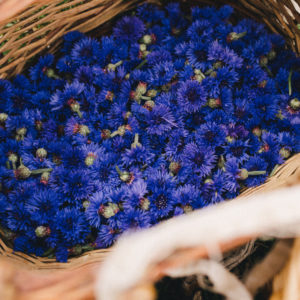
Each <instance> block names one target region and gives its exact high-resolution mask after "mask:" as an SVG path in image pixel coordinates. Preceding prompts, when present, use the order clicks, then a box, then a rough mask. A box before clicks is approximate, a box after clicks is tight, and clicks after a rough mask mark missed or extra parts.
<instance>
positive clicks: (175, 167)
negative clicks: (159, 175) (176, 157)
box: [169, 161, 181, 175]
mask: <svg viewBox="0 0 300 300" xmlns="http://www.w3.org/2000/svg"><path fill="white" fill-rule="evenodd" d="M180 168H181V165H180V163H178V162H175V161H172V162H171V163H170V165H169V170H170V172H171V173H172V174H174V175H177V174H178V172H179V170H180Z"/></svg>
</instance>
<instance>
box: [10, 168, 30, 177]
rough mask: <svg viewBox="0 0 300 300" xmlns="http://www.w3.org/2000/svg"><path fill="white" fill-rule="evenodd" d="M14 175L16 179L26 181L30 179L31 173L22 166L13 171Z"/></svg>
mask: <svg viewBox="0 0 300 300" xmlns="http://www.w3.org/2000/svg"><path fill="white" fill-rule="evenodd" d="M14 174H15V177H16V178H17V179H27V178H28V177H30V175H31V171H30V170H29V169H28V168H27V167H25V166H24V165H21V166H19V167H18V169H17V170H15V171H14Z"/></svg>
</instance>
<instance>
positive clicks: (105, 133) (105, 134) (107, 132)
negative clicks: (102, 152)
mask: <svg viewBox="0 0 300 300" xmlns="http://www.w3.org/2000/svg"><path fill="white" fill-rule="evenodd" d="M110 135H111V131H110V130H109V129H103V130H101V138H102V139H103V140H107V139H109V138H110Z"/></svg>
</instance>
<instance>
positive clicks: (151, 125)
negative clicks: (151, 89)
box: [145, 104, 177, 135]
mask: <svg viewBox="0 0 300 300" xmlns="http://www.w3.org/2000/svg"><path fill="white" fill-rule="evenodd" d="M145 122H146V123H147V128H146V131H147V133H148V134H157V135H163V134H165V133H167V132H168V131H170V130H171V129H172V128H174V127H177V125H176V120H175V118H174V117H173V115H172V112H171V111H170V109H169V108H168V106H166V105H164V104H159V105H155V106H154V107H153V109H152V110H151V111H149V112H148V113H147V118H146V120H145Z"/></svg>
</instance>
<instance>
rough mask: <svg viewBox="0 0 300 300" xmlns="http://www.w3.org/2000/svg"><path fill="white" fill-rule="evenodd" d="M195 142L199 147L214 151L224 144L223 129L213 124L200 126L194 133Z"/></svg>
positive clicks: (224, 135)
mask: <svg viewBox="0 0 300 300" xmlns="http://www.w3.org/2000/svg"><path fill="white" fill-rule="evenodd" d="M195 138H196V142H197V144H198V145H199V146H200V147H210V148H211V149H215V148H216V147H219V146H222V145H223V144H224V143H225V138H226V134H225V131H224V127H223V126H220V125H218V124H216V123H214V122H209V123H205V124H203V125H201V126H200V127H199V128H198V129H197V131H196V133H195Z"/></svg>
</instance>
